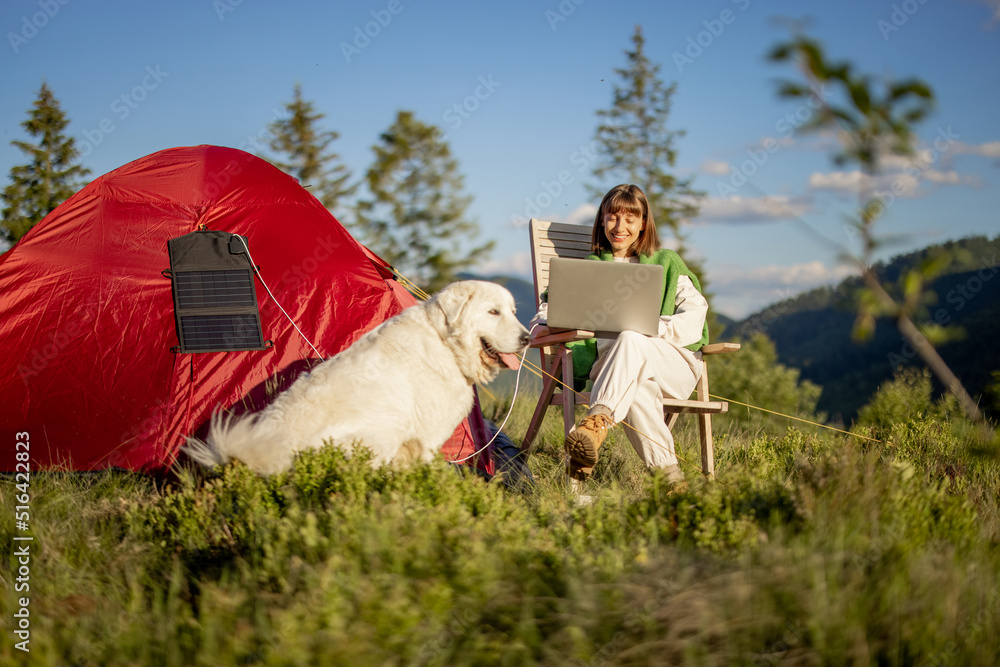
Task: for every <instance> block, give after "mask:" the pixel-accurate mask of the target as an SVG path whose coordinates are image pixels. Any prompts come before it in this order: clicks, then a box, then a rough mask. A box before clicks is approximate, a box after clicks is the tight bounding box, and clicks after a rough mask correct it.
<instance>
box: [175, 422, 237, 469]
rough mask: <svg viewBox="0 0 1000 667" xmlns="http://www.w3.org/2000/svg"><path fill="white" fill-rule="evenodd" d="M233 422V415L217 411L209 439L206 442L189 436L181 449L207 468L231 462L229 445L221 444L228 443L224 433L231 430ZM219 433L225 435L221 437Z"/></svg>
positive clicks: (210, 428) (210, 427)
mask: <svg viewBox="0 0 1000 667" xmlns="http://www.w3.org/2000/svg"><path fill="white" fill-rule="evenodd" d="M232 422H233V416H232V415H225V414H223V413H221V412H216V413H215V414H213V415H212V423H211V424H210V425H209V431H208V441H207V442H206V441H204V440H200V439H198V438H187V442H186V443H185V444H184V445H183V446H182V447H181V451H182V452H184V453H185V454H187V455H188V456H190V457H191V458H192V459H194V460H195V461H196V462H198V463H200V464H201V465H203V466H205V467H206V468H214V467H215V466H220V465H225V464H226V463H229V459H230V458H232V456H231V455H230V454H229V452H228V448H227V447H224V446H220V445H224V443H226V440H227V438H225V437H224V434H225V433H226V432H227V431H229V427H230V425H231V424H232ZM219 435H223V437H222V438H220V437H219Z"/></svg>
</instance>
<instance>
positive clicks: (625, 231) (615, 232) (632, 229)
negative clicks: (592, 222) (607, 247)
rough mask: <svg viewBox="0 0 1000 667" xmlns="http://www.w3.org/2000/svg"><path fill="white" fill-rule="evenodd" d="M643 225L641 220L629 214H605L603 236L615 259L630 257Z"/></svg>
mask: <svg viewBox="0 0 1000 667" xmlns="http://www.w3.org/2000/svg"><path fill="white" fill-rule="evenodd" d="M644 227H645V225H644V224H643V222H642V218H640V217H639V216H637V215H634V214H631V213H625V212H621V213H605V214H604V235H605V236H606V237H608V241H609V242H610V243H611V254H612V255H613V256H615V257H628V256H629V255H632V254H633V253H632V252H631V248H632V246H633V245H634V244H635V242H636V241H638V240H639V235H640V234H641V233H642V230H643V228H644Z"/></svg>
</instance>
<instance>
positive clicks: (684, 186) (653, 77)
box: [589, 26, 704, 274]
mask: <svg viewBox="0 0 1000 667" xmlns="http://www.w3.org/2000/svg"><path fill="white" fill-rule="evenodd" d="M632 44H633V46H634V50H632V51H625V56H626V59H627V66H626V67H624V68H620V69H616V70H615V73H616V74H617V75H618V76H619V77H620V78H621V83H620V84H618V85H615V88H614V99H613V102H612V105H611V108H610V109H603V110H600V111H598V112H597V115H598V117H599V118H600V119H601V120H602V122H601V123H600V125H598V127H597V133H596V137H595V138H596V140H597V143H598V148H597V154H598V159H597V161H596V166H595V167H594V169H593V174H594V177H595V178H597V179H598V181H599V182H600V183H601V185H599V186H589V189H590V191H591V193H592V194H593V195H594V196H596V197H598V198H599V197H602V196H603V195H604V194H605V193H606V192H607V191H608V190H609V189H610V188H612V187H613V186H615V185H617V184H619V183H634V184H635V185H638V186H639V187H641V188H642V189H643V191H644V192H645V193H646V197H647V198H648V199H649V205H650V209H651V210H652V212H653V219H654V220H655V221H656V225H657V228H658V229H659V231H660V233H661V235H665V233H666V232H667V230H670V231H671V232H672V233H673V234H674V236H675V237H676V238H677V240H678V242H679V244H680V245H679V248H678V250H679V251H681V252H682V251H683V242H684V237H683V234H682V232H681V222H682V221H683V220H684V219H685V218H691V217H693V216H695V215H697V213H698V206H697V203H696V201H697V199H698V198H700V197H702V196H703V195H704V193H702V192H698V191H695V190H693V189H691V181H690V179H678V178H677V177H676V176H675V175H674V174H673V173H671V170H672V169H673V167H674V165H675V163H676V161H677V149H676V148H675V147H674V141H675V140H676V139H677V138H678V137H682V136H684V132H683V131H681V130H670V129H668V128H667V117H668V116H669V115H670V105H671V98H672V97H673V94H674V92H675V90H676V88H677V84H676V83H674V84H671V85H670V86H669V87H668V86H665V85H664V83H663V81H662V80H661V79H660V78H659V72H660V66H659V65H658V64H654V63H652V62H650V60H649V58H647V57H646V54H645V51H644V50H643V47H644V45H645V39H644V38H643V36H642V28H641V27H640V26H636V28H635V34H634V35H633V36H632ZM682 254H683V252H682ZM685 259H686V260H687V261H688V263H689V264H690V263H691V262H690V258H685ZM692 268H695V267H694V266H692ZM695 271H696V272H697V273H699V274H700V273H701V272H700V271H698V270H697V269H695Z"/></svg>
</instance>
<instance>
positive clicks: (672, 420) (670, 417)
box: [666, 412, 681, 431]
mask: <svg viewBox="0 0 1000 667" xmlns="http://www.w3.org/2000/svg"><path fill="white" fill-rule="evenodd" d="M680 416H681V413H679V412H669V413H667V417H666V422H667V429H668V430H669V431H673V430H674V426H675V425H676V424H677V420H678V419H680Z"/></svg>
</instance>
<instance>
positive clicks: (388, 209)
mask: <svg viewBox="0 0 1000 667" xmlns="http://www.w3.org/2000/svg"><path fill="white" fill-rule="evenodd" d="M372 150H373V151H374V153H375V162H374V164H372V166H371V167H370V168H369V169H368V171H367V173H366V175H365V181H366V183H367V185H368V190H369V192H370V193H371V197H372V198H371V199H370V200H363V201H361V202H359V203H358V210H357V214H358V215H357V217H358V227H359V231H360V232H361V236H362V238H363V240H364V242H365V243H366V244H367V245H368V246H369V247H370V248H371V249H372V251H374V252H375V253H377V254H378V255H380V256H381V257H383V258H384V259H385V260H386V261H387V262H389V263H390V264H392V265H393V266H394V267H396V268H397V269H398V270H399V271H400V272H401V273H402V274H403V275H405V276H407V277H408V278H410V279H411V280H413V281H415V282H416V283H418V284H419V285H420V286H421V287H423V288H424V289H425V290H427V291H429V292H434V291H437V290H439V289H441V288H442V287H444V286H445V285H447V284H448V283H449V282H451V281H453V280H455V278H456V275H457V273H458V272H459V271H461V270H462V269H465V268H468V267H471V266H473V265H474V264H476V262H478V261H480V260H481V259H482V258H483V257H485V256H486V255H487V254H488V253H489V252H490V251H491V250H492V248H493V242H492V241H491V242H489V243H486V244H484V245H481V246H479V247H475V248H472V249H471V250H465V249H463V246H464V244H463V243H462V241H465V240H467V239H469V238H471V237H473V236H475V234H476V233H477V231H478V227H477V225H476V224H475V223H474V222H471V221H469V220H468V219H467V218H466V209H467V208H468V206H469V204H470V203H471V201H472V198H471V197H467V196H464V195H463V194H462V187H463V178H462V176H461V174H460V173H459V171H458V162H457V161H456V160H455V159H454V158H453V157H452V156H451V150H450V149H449V148H448V144H447V142H445V141H444V140H443V139H442V138H441V130H440V129H439V128H438V127H436V126H434V125H426V124H424V123H423V122H421V121H419V120H417V119H416V118H414V116H413V113H412V112H410V111H400V112H399V113H398V114H397V116H396V120H395V122H394V123H393V124H392V126H391V127H390V128H389V129H388V130H387V131H386V132H385V133H383V134H382V136H381V137H380V140H379V143H377V144H376V145H375V146H373V147H372Z"/></svg>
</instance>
